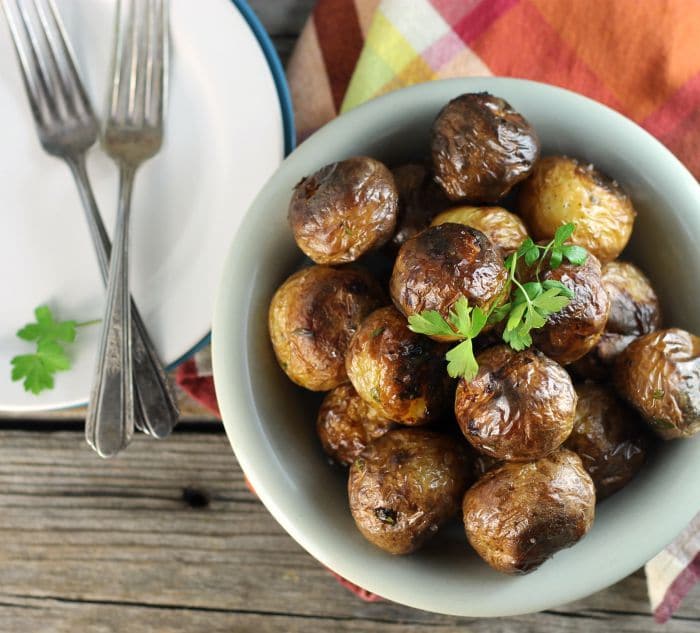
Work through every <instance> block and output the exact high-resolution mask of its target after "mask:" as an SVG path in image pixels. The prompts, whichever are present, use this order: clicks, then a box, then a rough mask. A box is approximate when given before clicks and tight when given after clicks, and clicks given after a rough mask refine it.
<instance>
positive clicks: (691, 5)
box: [177, 0, 700, 622]
mask: <svg viewBox="0 0 700 633" xmlns="http://www.w3.org/2000/svg"><path fill="white" fill-rule="evenodd" d="M287 71H288V79H289V83H290V88H291V92H292V99H293V101H294V105H295V119H296V125H297V132H298V135H299V139H300V140H303V139H304V138H306V137H307V136H308V135H309V134H310V133H312V132H313V131H314V130H316V129H317V128H319V127H320V126H321V125H323V124H324V123H326V122H328V121H330V120H331V119H333V118H334V117H335V116H336V115H337V114H338V113H340V112H343V111H345V110H348V109H350V108H352V107H354V106H356V105H359V104H360V103H362V102H363V101H366V100H368V99H371V98H373V97H376V96H378V95H381V94H384V93H386V92H389V91H391V90H395V89H397V88H401V87H404V86H408V85H411V84H415V83H420V82H423V81H429V80H431V79H438V78H447V77H464V76H486V75H500V76H511V77H523V78H527V79H534V80H538V81H543V82H547V83H550V84H556V85H560V86H563V87H565V88H569V89H571V90H575V91H577V92H580V93H582V94H585V95H587V96H589V97H592V98H594V99H596V100H598V101H601V102H602V103H605V104H607V105H608V106H610V107H612V108H614V109H615V110H618V111H619V112H622V113H623V114H624V115H626V116H627V117H629V118H631V119H632V120H634V121H636V122H637V123H639V124H640V125H641V126H642V127H644V128H646V129H647V130H648V131H649V132H651V133H652V134H653V135H654V136H656V137H657V138H658V139H659V140H661V141H662V142H663V143H664V144H665V145H666V146H667V147H668V148H669V149H670V150H671V151H672V152H674V154H676V156H678V157H679V158H680V159H681V161H683V162H684V163H685V165H686V166H687V167H688V168H689V169H690V170H691V171H692V172H693V173H694V174H695V176H696V177H698V176H700V149H699V147H700V3H698V2H697V0H656V1H655V2H638V1H637V0H569V1H568V2H561V1H560V0H381V1H380V0H319V1H318V3H317V5H316V7H315V9H314V11H313V14H312V16H311V17H310V18H309V21H308V22H307V24H306V27H305V28H304V30H303V32H302V34H301V36H300V37H299V41H298V43H297V46H296V49H295V51H294V53H293V55H292V58H291V60H290V62H289V67H288V69H287ZM177 380H178V383H179V384H180V385H181V386H182V387H183V388H184V389H185V390H186V391H188V392H189V393H190V394H191V395H192V396H193V397H194V398H196V399H197V400H198V401H200V402H201V403H202V404H204V405H205V406H208V407H210V408H211V409H212V410H214V411H216V412H217V413H218V408H217V406H216V397H215V394H214V386H213V382H212V379H211V362H210V360H209V351H208V350H204V351H203V352H201V353H199V354H198V355H197V356H196V357H195V358H194V359H191V360H189V361H187V362H186V363H184V364H183V365H181V366H180V368H179V369H178V373H177ZM645 569H646V574H647V582H648V588H649V597H650V601H651V608H652V610H653V612H654V615H655V618H656V620H657V621H658V622H665V621H666V620H668V618H670V617H671V615H672V613H673V612H674V610H675V609H677V608H678V606H679V605H680V602H681V600H682V599H683V597H684V596H685V595H686V594H687V593H688V591H689V590H690V589H691V588H692V586H693V585H694V584H695V583H696V582H697V581H698V580H699V579H700V514H698V515H697V516H696V517H695V519H694V520H693V521H692V523H691V524H690V525H689V526H688V528H687V529H686V530H685V531H684V532H683V533H681V534H680V535H679V536H678V537H677V538H676V540H675V541H674V542H673V543H671V545H669V546H668V547H667V548H666V549H665V550H663V551H662V552H661V553H660V554H658V555H657V556H656V557H655V558H653V559H652V560H651V561H649V562H648V563H647V565H646V567H645ZM339 581H340V582H341V583H342V584H344V585H345V586H347V587H348V588H349V589H350V590H351V591H354V592H355V593H356V594H357V595H358V596H359V597H361V598H363V599H365V600H376V599H377V597H376V596H374V595H373V594H370V593H369V592H366V591H365V590H363V589H361V588H359V587H356V586H355V585H352V584H351V583H348V582H347V581H346V580H344V579H342V578H339Z"/></svg>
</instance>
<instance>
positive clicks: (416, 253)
mask: <svg viewBox="0 0 700 633" xmlns="http://www.w3.org/2000/svg"><path fill="white" fill-rule="evenodd" d="M507 277H508V274H507V272H506V269H505V268H504V266H503V258H502V256H501V253H500V252H499V251H498V249H496V248H495V247H494V246H493V244H491V242H490V241H489V239H488V238H487V237H486V236H485V235H484V234H483V233H482V232H481V231H477V230H476V229H472V228H471V227H468V226H464V225H462V224H452V223H447V224H440V225H438V226H431V227H430V228H427V229H426V230H425V231H423V232H422V233H419V234H418V235H416V236H415V237H413V238H411V239H410V240H408V241H407V242H405V243H404V245H403V246H402V247H401V249H400V250H399V254H398V257H397V258H396V262H395V263H394V270H393V272H392V274H391V282H390V284H389V285H390V291H391V298H392V299H393V301H394V304H395V305H396V306H397V307H398V308H399V310H401V312H403V313H404V315H406V316H407V317H408V316H410V315H412V314H418V313H420V312H423V311H424V310H437V311H438V312H440V314H442V316H443V317H445V318H447V317H448V316H449V312H450V309H451V308H452V306H453V305H454V304H455V302H456V301H457V300H458V299H459V298H460V297H461V296H464V297H466V299H467V300H468V301H469V305H471V306H479V307H481V308H482V309H483V310H484V311H487V310H488V309H489V307H490V306H491V305H492V304H493V303H494V302H495V301H497V300H499V299H500V298H501V297H500V295H501V291H502V290H503V288H504V286H505V283H506V279H507ZM455 338H456V337H440V340H454V339H455Z"/></svg>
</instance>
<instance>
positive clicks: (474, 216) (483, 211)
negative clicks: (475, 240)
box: [431, 206, 527, 257]
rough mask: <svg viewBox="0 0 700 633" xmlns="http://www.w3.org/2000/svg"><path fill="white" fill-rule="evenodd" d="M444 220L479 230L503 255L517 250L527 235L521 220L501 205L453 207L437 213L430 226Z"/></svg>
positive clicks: (441, 222)
mask: <svg viewBox="0 0 700 633" xmlns="http://www.w3.org/2000/svg"><path fill="white" fill-rule="evenodd" d="M445 222H453V223H454V224H464V225H465V226H471V227H472V228H473V229H476V230H477V231H481V232H482V233H483V234H484V235H485V236H486V237H488V238H489V240H490V241H491V243H492V244H493V245H494V246H497V247H498V248H500V249H501V252H502V253H503V256H504V257H506V256H507V255H510V254H511V253H512V252H514V251H517V250H518V248H519V247H520V245H521V244H522V243H523V240H525V238H526V237H527V228H526V227H525V224H524V223H523V221H522V220H521V219H520V218H519V217H518V216H517V215H515V214H514V213H511V212H510V211H507V210H506V209H504V208H503V207H470V206H461V207H455V208H454V209H448V210H447V211H443V212H442V213H440V214H439V215H437V216H436V217H435V218H434V219H433V221H432V222H431V226H436V225H438V224H444V223H445Z"/></svg>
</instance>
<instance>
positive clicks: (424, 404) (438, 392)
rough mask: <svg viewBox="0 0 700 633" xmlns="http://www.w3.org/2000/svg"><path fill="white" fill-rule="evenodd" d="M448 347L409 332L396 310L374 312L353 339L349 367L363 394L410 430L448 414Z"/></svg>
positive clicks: (347, 364)
mask: <svg viewBox="0 0 700 633" xmlns="http://www.w3.org/2000/svg"><path fill="white" fill-rule="evenodd" d="M445 351H446V346H444V345H440V344H438V343H435V342H434V341H431V340H430V339H429V338H427V337H425V336H422V335H420V334H415V333H414V332H411V330H409V329H408V326H407V324H406V318H405V317H404V316H403V315H402V314H401V313H400V312H398V311H397V310H396V309H395V308H393V307H386V308H379V310H375V311H374V312H373V313H372V314H370V315H369V316H368V317H367V318H366V319H365V320H364V321H363V322H362V325H361V326H360V328H359V329H358V330H357V333H356V334H355V336H354V337H353V338H352V341H350V346H349V348H348V352H347V356H346V359H345V364H346V368H347V375H348V378H350V382H352V385H353V387H354V388H355V390H356V391H357V393H358V394H359V396H360V397H361V398H362V399H363V400H364V401H365V402H367V403H369V404H370V405H371V406H372V407H374V408H375V409H376V410H377V412H379V414H380V415H382V416H383V417H385V418H388V419H390V420H394V421H396V422H401V423H402V424H407V425H409V426H412V425H419V424H427V423H428V422H431V421H433V420H435V419H436V418H437V417H438V416H439V415H440V413H441V412H442V411H443V410H444V408H445V404H446V401H447V395H448V393H449V390H450V382H451V381H450V379H449V377H448V375H447V372H446V371H445Z"/></svg>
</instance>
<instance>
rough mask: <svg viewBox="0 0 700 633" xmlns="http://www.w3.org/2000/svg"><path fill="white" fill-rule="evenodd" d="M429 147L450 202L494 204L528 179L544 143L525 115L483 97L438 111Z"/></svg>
mask: <svg viewBox="0 0 700 633" xmlns="http://www.w3.org/2000/svg"><path fill="white" fill-rule="evenodd" d="M430 148H431V154H432V158H433V169H434V171H435V180H436V181H437V182H438V184H440V186H441V187H442V188H443V190H444V191H445V193H446V194H447V196H448V197H449V198H450V199H451V200H465V199H466V200H471V201H473V202H496V201H497V200H499V199H500V198H502V197H503V196H505V195H506V194H507V193H508V192H509V191H510V189H511V188H512V187H513V185H515V184H516V183H518V182H520V181H521V180H523V179H524V178H526V177H527V176H528V175H529V173H530V171H531V170H532V166H533V164H534V163H535V161H536V160H537V158H538V156H539V153H540V142H539V139H538V138H537V134H536V133H535V130H534V129H533V128H532V126H531V125H530V124H529V123H528V122H527V121H526V120H525V118H524V117H523V116H522V115H521V114H519V113H518V112H516V111H515V110H513V108H511V106H510V105H509V104H508V103H507V102H506V101H504V100H503V99H499V98H498V97H494V96H492V95H490V94H488V93H485V92H483V93H479V94H464V95H462V96H460V97H457V98H456V99H453V100H452V101H450V102H449V103H448V104H447V105H446V106H445V107H444V108H443V109H442V110H441V111H440V113H439V114H438V115H437V118H436V119H435V121H434V122H433V127H432V130H431V139H430Z"/></svg>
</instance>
